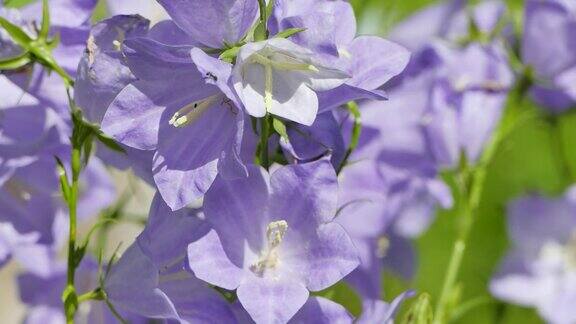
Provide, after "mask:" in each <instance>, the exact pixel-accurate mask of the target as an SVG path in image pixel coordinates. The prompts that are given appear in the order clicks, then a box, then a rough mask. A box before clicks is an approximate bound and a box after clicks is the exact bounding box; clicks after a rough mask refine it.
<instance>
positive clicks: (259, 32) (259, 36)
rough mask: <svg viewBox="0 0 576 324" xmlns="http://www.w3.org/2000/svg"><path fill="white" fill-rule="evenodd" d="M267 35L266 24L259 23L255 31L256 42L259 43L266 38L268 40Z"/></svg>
mask: <svg viewBox="0 0 576 324" xmlns="http://www.w3.org/2000/svg"><path fill="white" fill-rule="evenodd" d="M266 34H267V30H266V24H265V23H262V22H259V23H258V25H256V29H254V40H255V41H257V42H259V41H263V40H266V38H268V35H266Z"/></svg>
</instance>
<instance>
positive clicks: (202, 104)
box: [168, 95, 221, 127]
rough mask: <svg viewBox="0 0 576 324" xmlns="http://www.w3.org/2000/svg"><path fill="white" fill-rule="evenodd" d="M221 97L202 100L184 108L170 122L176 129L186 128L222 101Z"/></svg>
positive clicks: (215, 96)
mask: <svg viewBox="0 0 576 324" xmlns="http://www.w3.org/2000/svg"><path fill="white" fill-rule="evenodd" d="M220 97H221V95H213V96H210V97H208V98H206V99H202V100H199V101H196V102H193V103H191V104H188V105H186V106H184V108H182V109H180V110H178V111H177V112H176V113H175V114H174V115H173V116H172V118H170V121H169V122H168V123H169V124H170V125H172V126H174V127H183V126H186V125H188V124H190V123H192V122H194V121H196V120H198V119H199V118H200V116H202V114H203V113H204V112H205V111H206V110H208V108H210V107H213V106H214V104H215V103H216V102H217V101H218V99H220Z"/></svg>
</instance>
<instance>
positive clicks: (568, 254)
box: [540, 231, 576, 272]
mask: <svg viewBox="0 0 576 324" xmlns="http://www.w3.org/2000/svg"><path fill="white" fill-rule="evenodd" d="M540 258H541V259H543V260H545V261H547V262H549V263H553V264H558V265H560V267H561V268H562V270H563V271H565V272H573V271H574V272H576V231H574V232H573V233H572V235H571V237H570V239H569V240H568V242H566V244H564V245H562V244H558V243H557V242H548V243H546V244H544V246H543V247H542V249H541V250H540Z"/></svg>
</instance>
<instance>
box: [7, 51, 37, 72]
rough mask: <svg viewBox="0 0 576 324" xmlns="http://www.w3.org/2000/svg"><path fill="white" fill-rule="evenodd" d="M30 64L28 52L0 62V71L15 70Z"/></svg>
mask: <svg viewBox="0 0 576 324" xmlns="http://www.w3.org/2000/svg"><path fill="white" fill-rule="evenodd" d="M30 62H32V60H31V59H30V55H28V52H25V53H24V54H21V55H18V56H14V57H11V58H8V59H5V60H1V61H0V70H17V69H20V68H22V67H24V66H25V65H26V64H29V63H30Z"/></svg>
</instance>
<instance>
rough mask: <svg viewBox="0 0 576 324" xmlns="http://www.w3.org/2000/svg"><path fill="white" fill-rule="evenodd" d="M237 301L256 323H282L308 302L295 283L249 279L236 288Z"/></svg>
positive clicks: (301, 288) (270, 279)
mask: <svg viewBox="0 0 576 324" xmlns="http://www.w3.org/2000/svg"><path fill="white" fill-rule="evenodd" d="M237 293H238V299H239V300H240V302H241V303H242V306H244V308H245V309H246V311H247V312H248V313H249V314H250V316H251V317H252V319H253V320H254V321H255V322H256V323H286V322H288V321H289V320H290V319H291V318H292V317H293V316H294V315H295V314H296V313H297V312H298V310H299V309H300V308H301V307H302V306H303V305H304V304H305V303H306V300H307V299H308V290H307V289H306V287H304V286H303V285H302V284H301V283H299V282H294V281H286V280H282V279H273V278H258V277H251V278H250V279H247V280H246V281H244V282H243V283H242V284H241V285H240V287H238V291H237Z"/></svg>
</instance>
